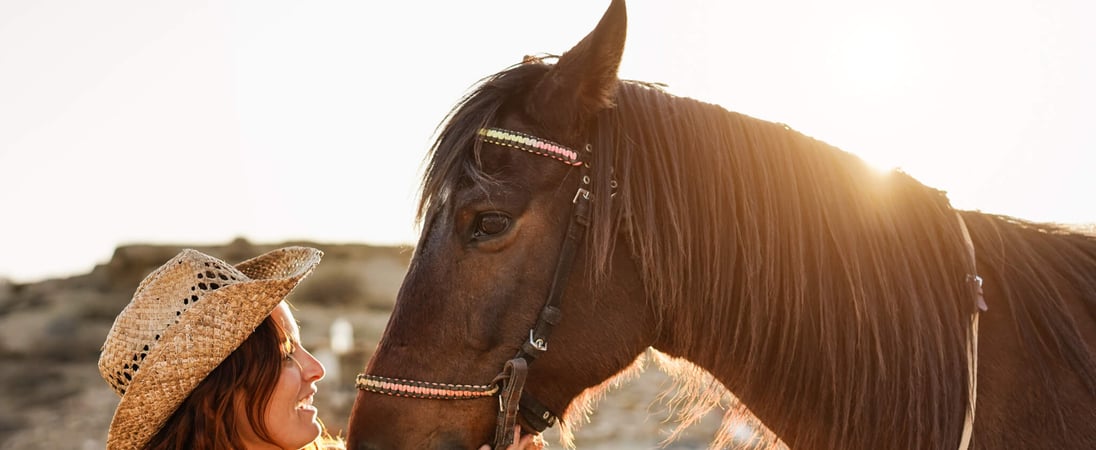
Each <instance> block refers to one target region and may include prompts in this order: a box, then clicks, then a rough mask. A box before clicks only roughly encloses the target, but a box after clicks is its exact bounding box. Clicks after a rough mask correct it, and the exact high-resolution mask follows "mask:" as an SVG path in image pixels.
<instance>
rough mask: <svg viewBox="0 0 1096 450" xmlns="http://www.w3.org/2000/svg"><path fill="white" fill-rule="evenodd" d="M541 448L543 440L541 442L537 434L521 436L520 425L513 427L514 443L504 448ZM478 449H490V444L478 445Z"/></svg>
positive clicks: (512, 449) (539, 449)
mask: <svg viewBox="0 0 1096 450" xmlns="http://www.w3.org/2000/svg"><path fill="white" fill-rule="evenodd" d="M543 448H544V442H541V440H540V439H538V436H534V435H532V434H527V435H525V436H524V437H523V436H522V435H521V427H514V443H513V444H510V446H509V447H506V450H542V449H543ZM480 450H491V446H490V445H484V446H483V447H480Z"/></svg>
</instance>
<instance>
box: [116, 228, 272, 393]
mask: <svg viewBox="0 0 1096 450" xmlns="http://www.w3.org/2000/svg"><path fill="white" fill-rule="evenodd" d="M245 281H251V278H249V277H248V276H247V275H245V274H244V273H242V272H241V271H239V270H238V269H236V268H235V267H233V266H232V265H231V264H228V263H226V262H224V261H222V260H220V259H217V258H214V257H212V256H209V255H206V254H203V253H201V252H198V251H196V250H191V249H186V250H183V251H182V253H179V254H178V255H176V256H175V257H174V258H172V259H171V260H170V261H168V262H167V263H166V264H164V265H163V266H160V267H159V268H158V269H156V270H155V271H153V272H152V273H150V274H149V275H148V276H147V277H145V279H144V280H143V281H141V284H140V285H139V286H138V287H137V291H136V292H135V293H134V294H133V299H132V300H131V301H130V303H129V304H128V305H127V306H126V307H125V309H123V310H122V312H121V313H120V314H119V315H118V318H117V319H115V321H114V325H113V326H112V327H111V330H110V333H109V334H108V335H107V340H106V343H105V344H104V346H103V349H102V354H101V355H100V358H99V373H100V375H101V376H102V377H103V379H104V380H106V381H107V383H108V384H109V385H110V386H111V387H112V388H113V389H114V391H115V392H116V393H117V394H118V395H124V394H125V393H126V388H127V387H128V386H129V385H130V384H131V383H132V381H133V379H134V377H136V375H137V372H138V371H139V370H140V368H141V365H142V364H143V362H144V360H145V358H146V357H147V356H148V355H149V354H150V353H151V352H153V351H154V350H155V349H156V347H157V346H158V345H159V344H160V338H161V336H163V335H164V333H165V331H167V330H168V329H169V328H171V327H172V326H174V325H178V324H179V321H180V320H182V319H183V318H184V317H186V314H187V310H188V309H190V308H191V307H193V306H195V305H197V304H199V303H201V302H202V300H203V299H204V298H205V297H206V295H207V294H209V293H211V292H214V291H216V290H218V289H221V288H224V287H226V286H230V285H233V284H237V283H241V282H245Z"/></svg>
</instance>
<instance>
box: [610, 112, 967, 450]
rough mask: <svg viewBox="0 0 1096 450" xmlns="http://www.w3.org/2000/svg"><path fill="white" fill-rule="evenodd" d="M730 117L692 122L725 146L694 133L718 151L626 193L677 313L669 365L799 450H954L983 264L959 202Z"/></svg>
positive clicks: (661, 289)
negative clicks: (974, 286)
mask: <svg viewBox="0 0 1096 450" xmlns="http://www.w3.org/2000/svg"><path fill="white" fill-rule="evenodd" d="M724 114H727V115H728V116H727V117H722V118H720V120H722V121H723V122H724V123H723V124H713V121H710V120H709V121H707V122H705V121H694V122H697V123H700V124H701V125H698V126H705V127H708V128H713V127H723V129H720V130H716V131H714V132H713V131H712V130H688V127H684V128H683V129H686V130H688V131H690V133H684V134H691V135H693V136H718V137H719V139H716V142H715V143H712V142H707V143H705V142H698V141H696V140H693V141H688V142H686V143H685V144H686V145H682V143H681V142H674V144H675V145H670V146H667V147H666V148H664V149H662V151H666V152H673V151H677V152H678V153H677V154H675V155H673V156H672V157H663V158H665V159H666V160H671V161H672V162H673V164H674V166H673V167H670V168H666V167H660V168H657V170H651V171H648V172H647V173H645V174H643V176H642V177H637V178H642V181H640V182H636V181H631V182H630V184H629V185H628V187H629V188H630V190H631V191H632V192H633V193H636V192H638V194H639V195H638V197H639V198H638V199H635V201H636V203H634V204H632V205H629V208H631V210H632V211H634V214H633V215H634V216H635V218H636V219H635V220H634V221H637V222H638V223H639V225H638V227H639V228H643V227H649V230H648V232H647V233H646V234H644V232H642V231H641V232H639V233H636V234H635V236H633V237H634V238H635V239H638V244H634V246H635V248H637V249H638V251H637V253H638V260H639V261H640V262H639V265H640V266H641V267H643V269H641V270H643V271H644V272H645V275H646V282H647V285H648V295H650V296H651V297H653V298H655V299H656V300H655V302H656V303H658V304H660V305H662V311H661V314H662V315H663V320H664V325H665V326H664V327H663V332H662V339H660V342H658V343H657V344H656V348H658V349H660V350H662V351H664V352H666V353H668V354H671V355H673V356H678V357H682V358H685V359H688V360H690V361H692V362H693V363H695V364H697V365H699V366H701V367H703V368H705V369H706V370H708V371H709V372H710V373H711V374H713V375H714V376H715V377H716V378H717V379H718V380H719V381H721V382H722V383H723V384H724V386H726V387H727V388H728V389H730V390H731V391H732V392H733V393H734V394H735V395H736V396H737V397H739V399H740V400H742V401H743V403H745V404H746V405H747V406H748V407H749V408H750V409H751V411H752V412H753V413H754V414H755V415H757V416H758V417H759V418H760V419H761V420H762V421H763V422H764V423H765V424H766V425H767V426H768V427H769V428H770V429H772V430H773V431H774V432H776V433H777V434H778V435H779V436H780V437H781V439H783V440H784V441H785V442H786V443H788V444H789V445H791V446H792V447H793V448H868V447H872V446H873V445H878V444H879V443H881V442H892V443H895V442H897V443H905V444H907V445H909V446H910V448H936V447H949V446H951V445H954V444H953V443H952V442H953V441H954V440H957V439H958V434H959V429H960V428H961V424H962V418H963V406H964V404H965V395H966V394H965V390H964V389H965V382H964V380H965V378H964V376H965V367H966V366H965V364H966V363H965V356H964V355H965V353H964V351H963V348H964V347H963V345H964V342H965V336H966V335H965V328H964V327H963V325H962V324H964V323H965V316H964V315H963V313H962V310H963V308H962V307H960V302H961V301H965V299H966V296H967V291H966V290H965V287H964V285H963V283H962V280H963V277H964V276H965V274H966V267H967V265H966V264H967V263H968V257H967V256H966V255H967V253H966V252H965V250H964V246H963V243H962V236H961V234H960V232H959V231H958V226H957V222H956V219H955V213H954V211H953V210H951V208H950V206H949V205H948V203H947V200H946V198H944V197H943V196H942V194H941V193H939V192H937V191H935V190H931V189H929V188H926V187H924V186H922V185H920V184H919V183H917V182H916V181H915V180H913V179H912V178H909V177H908V176H905V175H902V174H892V175H891V176H890V177H879V176H878V175H876V174H874V173H872V172H871V170H870V169H869V168H867V167H866V165H864V163H863V162H861V161H859V160H858V159H856V158H855V157H853V156H851V155H849V154H846V153H844V152H841V151H840V150H837V149H835V148H833V147H830V146H828V145H825V144H822V143H819V142H818V141H814V140H812V139H810V138H807V137H805V136H802V135H800V134H798V133H796V132H794V131H791V130H790V129H787V128H786V127H783V126H781V125H778V124H771V123H768V122H763V121H759V120H756V119H752V118H748V117H744V116H738V115H733V114H730V113H724ZM702 115H703V114H702ZM683 116H684V114H683ZM690 119H695V117H693V118H690ZM677 138H678V139H685V138H683V137H682V136H677ZM670 141H671V142H672V141H673V140H670ZM648 150H650V149H648ZM682 150H685V151H688V154H685V153H683V152H682ZM639 183H644V184H639ZM650 187H659V188H661V189H664V190H667V189H668V190H671V191H673V192H671V193H670V194H669V195H660V194H659V193H657V192H652V190H651V188H650ZM629 201H630V200H629ZM667 217H669V218H672V221H665V220H663V219H665V218H667ZM645 218H646V219H648V220H647V221H646V222H644V220H645ZM651 218H654V219H651ZM633 242H635V241H633Z"/></svg>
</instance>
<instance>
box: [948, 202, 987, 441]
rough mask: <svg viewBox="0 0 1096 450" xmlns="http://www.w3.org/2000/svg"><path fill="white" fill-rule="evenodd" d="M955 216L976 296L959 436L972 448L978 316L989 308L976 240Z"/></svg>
mask: <svg viewBox="0 0 1096 450" xmlns="http://www.w3.org/2000/svg"><path fill="white" fill-rule="evenodd" d="M955 217H956V218H957V219H959V229H960V230H961V231H962V232H963V245H964V246H966V248H967V253H968V254H969V255H970V263H969V265H968V269H969V272H968V273H967V283H969V284H970V286H971V291H972V295H973V297H974V308H973V311H972V312H971V314H970V326H969V327H967V398H968V400H967V402H968V403H969V404H970V405H969V406H970V407H969V408H966V415H965V417H964V418H963V434H962V435H961V436H960V437H959V450H967V449H968V448H970V441H971V438H972V437H973V435H974V407H975V404H976V403H977V402H976V400H977V399H978V316H979V315H980V314H981V312H982V311H986V310H987V309H989V308H988V307H987V306H986V299H985V297H983V295H982V277H980V276H978V266H977V262H976V261H975V256H974V242H973V241H972V240H971V239H970V232H969V231H967V223H966V222H964V221H963V216H961V215H959V213H958V212H956V213H955Z"/></svg>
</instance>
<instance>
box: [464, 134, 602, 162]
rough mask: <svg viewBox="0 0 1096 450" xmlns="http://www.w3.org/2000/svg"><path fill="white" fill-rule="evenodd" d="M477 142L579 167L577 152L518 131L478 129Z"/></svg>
mask: <svg viewBox="0 0 1096 450" xmlns="http://www.w3.org/2000/svg"><path fill="white" fill-rule="evenodd" d="M476 135H477V136H478V138H479V140H481V141H483V142H486V143H488V144H495V145H501V146H503V147H510V148H513V149H517V150H522V151H526V152H529V153H532V154H535V155H540V156H547V157H549V158H552V159H554V160H556V161H560V162H562V163H564V164H567V165H569V166H581V165H582V161H579V159H578V152H576V151H574V150H571V149H570V148H567V146H564V145H560V144H557V143H555V142H552V141H549V140H547V139H541V138H538V137H536V136H532V135H528V134H525V133H522V132H520V131H513V130H507V129H504V128H493V127H492V128H480V129H479V131H478V132H477V133H476Z"/></svg>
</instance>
